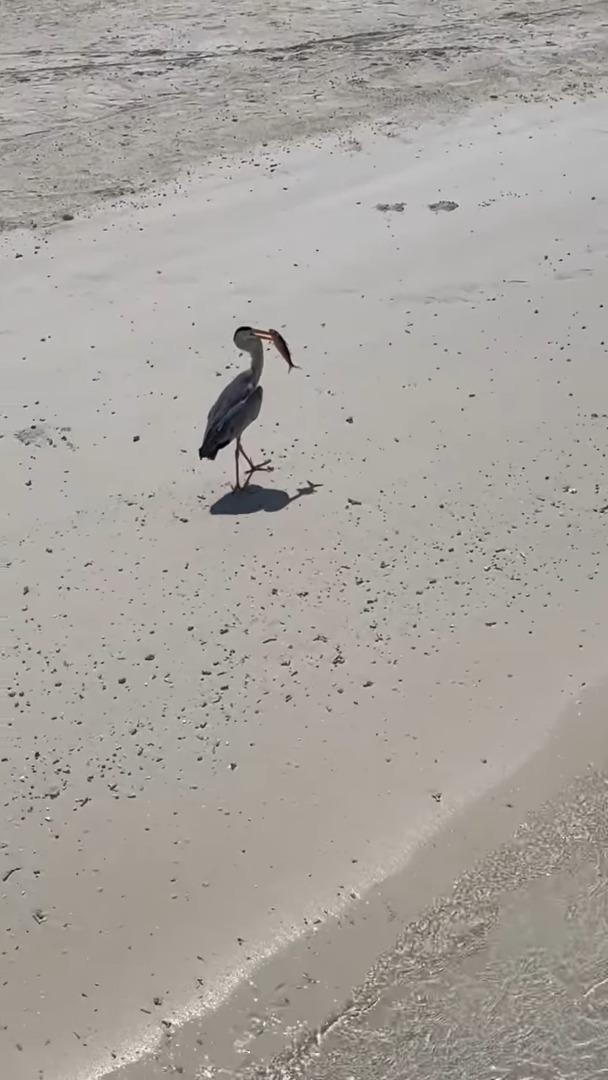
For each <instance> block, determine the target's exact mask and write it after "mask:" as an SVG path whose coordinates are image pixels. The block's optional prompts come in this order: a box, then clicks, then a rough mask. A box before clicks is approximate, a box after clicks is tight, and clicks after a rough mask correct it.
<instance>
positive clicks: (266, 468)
mask: <svg viewBox="0 0 608 1080" xmlns="http://www.w3.org/2000/svg"><path fill="white" fill-rule="evenodd" d="M238 445H239V450H240V452H241V454H242V455H243V457H244V458H245V461H246V462H247V464H248V465H249V468H248V470H247V478H246V480H245V487H246V486H247V484H248V483H249V481H250V480H251V477H252V475H253V473H254V472H272V465H271V464H270V461H262V462H260V464H259V465H254V464H253V461H252V460H251V458H250V457H249V454H246V453H245V451H244V450H243V446H242V443H241V442H240V441H239V444H238Z"/></svg>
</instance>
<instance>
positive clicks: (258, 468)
mask: <svg viewBox="0 0 608 1080" xmlns="http://www.w3.org/2000/svg"><path fill="white" fill-rule="evenodd" d="M273 469H274V465H271V464H270V461H261V462H260V464H259V465H251V466H250V468H249V469H247V476H246V478H245V484H244V487H247V484H248V483H249V481H250V480H251V477H252V476H253V474H254V473H255V472H272V471H273Z"/></svg>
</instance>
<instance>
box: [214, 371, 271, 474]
mask: <svg viewBox="0 0 608 1080" xmlns="http://www.w3.org/2000/svg"><path fill="white" fill-rule="evenodd" d="M263 395H264V391H263V389H262V387H261V386H256V385H255V383H254V382H253V379H252V378H251V372H250V371H241V372H240V373H239V374H238V375H237V376H236V378H235V379H233V380H232V382H229V383H228V386H227V387H226V388H225V389H224V390H222V392H221V394H220V396H219V398H218V399H217V401H216V403H215V405H213V406H212V407H211V409H210V410H209V416H208V417H207V428H206V431H205V435H204V437H203V444H202V446H201V448H200V451H199V453H200V457H201V458H209V460H210V461H215V458H216V457H217V454H218V453H219V451H220V450H223V449H224V447H225V446H228V445H229V444H230V443H231V442H232V440H233V439H237V438H239V437H240V436H241V435H242V434H243V432H244V431H245V429H246V428H248V427H249V425H250V424H252V423H253V421H254V420H257V418H258V416H259V415H260V409H261V408H262V397H263Z"/></svg>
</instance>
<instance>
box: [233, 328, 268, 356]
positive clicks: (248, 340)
mask: <svg viewBox="0 0 608 1080" xmlns="http://www.w3.org/2000/svg"><path fill="white" fill-rule="evenodd" d="M271 338H272V335H271V333H270V331H269V330H256V329H255V327H254V326H239V328H238V330H235V332H234V338H233V339H232V340H233V341H234V344H235V345H236V347H237V349H240V350H241V352H250V351H251V349H252V347H255V345H256V344H257V342H258V341H260V340H261V341H270V340H271Z"/></svg>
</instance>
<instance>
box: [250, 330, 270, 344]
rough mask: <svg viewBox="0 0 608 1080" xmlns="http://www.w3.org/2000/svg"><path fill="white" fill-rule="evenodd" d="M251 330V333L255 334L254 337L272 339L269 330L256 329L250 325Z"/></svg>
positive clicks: (265, 339)
mask: <svg viewBox="0 0 608 1080" xmlns="http://www.w3.org/2000/svg"><path fill="white" fill-rule="evenodd" d="M251 332H252V334H255V336H256V337H259V338H263V339H264V341H272V334H271V332H270V330H256V329H255V328H254V327H252V328H251Z"/></svg>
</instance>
